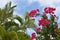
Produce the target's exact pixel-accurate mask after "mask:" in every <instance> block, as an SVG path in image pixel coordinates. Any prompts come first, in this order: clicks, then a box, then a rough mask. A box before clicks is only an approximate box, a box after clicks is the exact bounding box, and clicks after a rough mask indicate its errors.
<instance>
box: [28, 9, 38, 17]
mask: <svg viewBox="0 0 60 40" xmlns="http://www.w3.org/2000/svg"><path fill="white" fill-rule="evenodd" d="M38 12H39V9H36V10H32V11H30V13H29V14H28V15H29V17H35V16H36V15H37V13H38Z"/></svg>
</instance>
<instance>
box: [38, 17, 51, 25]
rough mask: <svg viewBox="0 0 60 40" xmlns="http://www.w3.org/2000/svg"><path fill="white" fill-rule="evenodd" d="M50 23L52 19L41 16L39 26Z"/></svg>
mask: <svg viewBox="0 0 60 40" xmlns="http://www.w3.org/2000/svg"><path fill="white" fill-rule="evenodd" d="M48 24H50V21H49V20H47V19H45V18H41V20H39V23H38V25H39V26H40V25H42V26H46V25H48Z"/></svg>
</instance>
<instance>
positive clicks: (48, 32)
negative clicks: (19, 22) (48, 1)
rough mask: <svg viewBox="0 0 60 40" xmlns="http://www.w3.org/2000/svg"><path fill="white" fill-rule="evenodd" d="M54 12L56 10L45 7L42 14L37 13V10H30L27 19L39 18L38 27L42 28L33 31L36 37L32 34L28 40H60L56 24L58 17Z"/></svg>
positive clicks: (59, 31)
mask: <svg viewBox="0 0 60 40" xmlns="http://www.w3.org/2000/svg"><path fill="white" fill-rule="evenodd" d="M55 10H56V8H53V7H46V8H44V12H43V13H42V14H40V13H39V12H40V10H39V9H37V10H32V11H31V12H30V13H29V17H32V18H34V17H36V16H40V17H41V18H40V19H39V20H38V25H39V26H42V28H36V29H35V31H36V33H37V35H36V33H32V36H31V38H30V40H34V39H36V40H60V29H59V28H58V23H57V19H58V17H57V16H56V15H55V13H54V12H55ZM48 15H49V16H50V17H49V16H48Z"/></svg>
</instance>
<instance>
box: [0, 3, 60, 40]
mask: <svg viewBox="0 0 60 40" xmlns="http://www.w3.org/2000/svg"><path fill="white" fill-rule="evenodd" d="M15 7H16V6H11V2H10V3H8V4H6V5H5V7H4V8H0V40H60V28H58V23H57V19H58V17H57V16H56V15H55V13H54V12H55V10H56V8H53V7H46V8H44V11H43V12H42V14H40V12H41V11H40V10H39V9H35V10H31V11H30V12H26V14H25V16H24V18H22V17H20V16H18V15H13V12H14V8H15ZM48 15H49V16H48ZM38 16H39V17H40V19H39V20H38V25H36V23H35V20H36V19H35V18H36V17H38ZM16 20H17V21H18V22H19V24H18V23H16V22H15V21H16ZM38 26H40V27H41V26H42V28H40V27H38ZM27 28H32V29H33V30H35V32H36V33H32V34H31V36H29V35H28V34H27V33H26V29H27Z"/></svg>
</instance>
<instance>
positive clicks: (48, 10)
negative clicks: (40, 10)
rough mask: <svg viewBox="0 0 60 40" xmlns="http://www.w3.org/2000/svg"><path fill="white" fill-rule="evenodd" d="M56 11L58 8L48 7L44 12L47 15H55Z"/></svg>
mask: <svg viewBox="0 0 60 40" xmlns="http://www.w3.org/2000/svg"><path fill="white" fill-rule="evenodd" d="M55 10H56V8H52V7H46V8H45V9H44V12H45V13H47V14H48V13H50V14H51V13H52V14H54V11H55Z"/></svg>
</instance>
